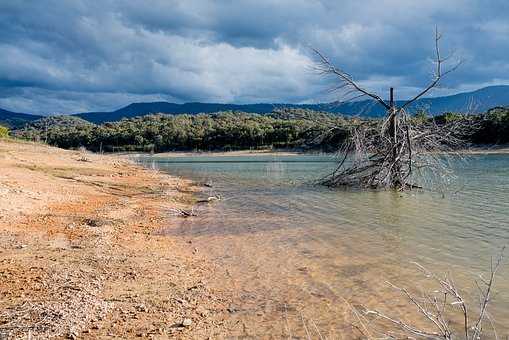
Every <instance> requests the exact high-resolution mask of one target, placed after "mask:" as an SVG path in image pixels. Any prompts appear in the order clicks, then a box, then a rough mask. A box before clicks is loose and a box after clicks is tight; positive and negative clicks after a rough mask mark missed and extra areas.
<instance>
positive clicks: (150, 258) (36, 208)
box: [0, 140, 229, 339]
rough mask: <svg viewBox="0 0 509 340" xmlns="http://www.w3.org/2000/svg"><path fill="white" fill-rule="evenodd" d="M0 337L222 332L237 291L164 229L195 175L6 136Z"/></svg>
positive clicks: (0, 188)
mask: <svg viewBox="0 0 509 340" xmlns="http://www.w3.org/2000/svg"><path fill="white" fill-rule="evenodd" d="M0 169H1V171H0V306H1V307H0V339H2V338H9V339H10V338H27V337H30V336H31V337H33V338H51V337H57V338H85V339H86V338H94V339H96V338H130V337H152V338H162V339H164V338H199V339H204V338H217V337H222V335H221V333H220V330H221V329H224V325H223V323H224V322H226V321H225V318H223V316H224V315H225V313H226V314H227V313H228V311H227V309H228V303H229V302H228V297H227V295H226V294H225V293H224V292H222V291H218V290H217V289H213V288H211V286H210V285H209V284H208V282H207V279H208V278H209V277H210V276H211V275H213V273H214V266H213V265H212V264H211V263H209V262H207V260H206V258H204V257H202V256H200V254H199V253H197V252H196V250H195V249H194V248H193V245H192V244H189V243H186V242H185V241H184V240H180V239H175V238H172V237H168V236H158V235H157V232H156V231H157V230H159V229H160V228H162V227H164V226H168V225H169V224H171V223H174V221H175V219H177V218H182V217H178V216H175V214H174V213H171V212H172V211H173V212H174V211H179V209H188V208H189V207H190V206H191V205H192V204H193V200H194V198H193V197H194V196H193V195H192V192H193V191H195V190H196V188H194V187H192V185H191V183H189V182H187V181H185V180H182V179H178V178H174V177H170V176H168V175H164V174H161V173H158V172H155V171H150V170H145V169H143V168H141V167H139V166H136V165H134V164H132V163H130V162H128V161H127V160H124V159H121V158H118V157H112V156H103V155H94V154H89V153H86V152H79V151H64V150H61V149H57V148H52V147H48V146H44V145H39V144H33V143H22V142H15V141H7V140H3V141H0Z"/></svg>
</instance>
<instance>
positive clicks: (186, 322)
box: [182, 318, 193, 327]
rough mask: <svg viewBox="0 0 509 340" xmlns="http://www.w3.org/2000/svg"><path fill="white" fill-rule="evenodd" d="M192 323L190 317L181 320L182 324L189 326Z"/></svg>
mask: <svg viewBox="0 0 509 340" xmlns="http://www.w3.org/2000/svg"><path fill="white" fill-rule="evenodd" d="M192 323H193V321H192V320H191V319H187V318H186V319H184V321H182V326H184V327H189V326H191V325H192Z"/></svg>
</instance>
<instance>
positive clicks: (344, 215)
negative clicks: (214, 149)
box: [138, 155, 509, 338]
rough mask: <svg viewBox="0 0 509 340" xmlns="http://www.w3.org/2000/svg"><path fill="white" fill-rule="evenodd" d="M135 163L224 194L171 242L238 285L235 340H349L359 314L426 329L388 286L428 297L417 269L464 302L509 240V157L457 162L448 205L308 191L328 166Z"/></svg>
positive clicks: (213, 160) (418, 195)
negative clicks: (242, 339) (449, 279)
mask: <svg viewBox="0 0 509 340" xmlns="http://www.w3.org/2000/svg"><path fill="white" fill-rule="evenodd" d="M138 160H139V161H140V162H141V163H142V164H144V165H145V166H148V167H152V168H157V169H161V170H164V171H168V172H169V173H170V174H172V175H177V176H182V177H185V178H190V179H193V180H195V181H198V182H201V183H205V182H207V183H210V184H212V187H211V188H207V189H206V192H205V193H203V195H204V196H208V195H212V194H219V195H221V197H222V200H221V201H219V202H217V203H215V204H209V205H201V206H200V207H199V208H198V209H199V211H198V216H197V217H193V218H190V219H178V221H176V223H175V225H172V226H169V227H168V228H167V229H166V230H165V231H164V233H167V234H169V235H176V236H179V237H183V238H186V240H189V241H192V242H193V245H194V246H196V247H197V249H198V250H199V251H201V252H204V253H205V254H207V256H208V257H210V258H211V259H212V260H213V261H215V263H216V264H217V265H218V266H219V267H220V268H223V269H224V270H225V272H226V275H227V277H229V278H230V279H229V281H228V282H224V283H223V284H225V285H227V286H228V285H232V286H234V287H235V288H236V291H239V292H241V293H239V294H238V296H236V297H235V298H236V305H235V306H234V307H232V318H236V320H237V321H238V324H239V325H242V327H241V326H238V327H237V329H236V330H235V331H232V332H233V333H232V334H234V335H245V336H269V335H272V336H274V335H275V336H278V335H284V336H289V335H297V336H298V335H300V336H307V334H311V337H313V338H314V337H315V336H318V335H319V333H320V334H321V335H323V336H329V337H333V338H339V337H344V338H349V337H350V336H351V334H352V332H353V333H355V332H356V330H355V328H354V327H351V325H352V324H356V323H358V321H359V320H358V318H357V317H355V313H353V312H352V310H351V307H352V306H353V307H354V308H356V310H363V309H364V308H368V309H371V308H373V309H375V308H376V309H379V310H382V311H385V312H387V313H392V315H395V316H398V317H402V318H404V319H406V320H409V322H413V323H416V324H419V325H425V324H423V323H422V320H419V318H418V313H416V311H415V309H414V308H412V307H411V306H408V304H406V303H404V299H403V298H401V297H400V295H399V294H398V293H397V292H395V290H394V289H393V288H391V287H390V286H389V285H388V284H387V283H386V281H389V282H391V283H395V284H397V285H400V286H404V287H409V288H411V289H414V290H415V289H428V288H430V286H429V285H428V282H429V281H428V280H426V279H425V278H424V277H423V275H421V273H419V271H418V270H417V269H416V267H415V265H414V264H412V262H414V261H415V262H418V263H419V264H421V265H423V266H425V267H427V268H428V269H431V270H433V271H434V272H436V273H438V274H442V273H445V272H450V273H451V275H453V276H454V278H455V281H456V283H457V285H458V286H460V287H461V288H463V290H464V292H465V295H471V296H472V297H475V294H476V288H475V285H474V280H475V279H476V278H477V277H478V276H477V275H478V274H479V273H482V272H486V271H487V270H489V263H490V260H491V257H492V256H495V257H496V256H497V255H498V252H499V250H500V248H501V247H502V246H503V245H505V244H507V242H508V240H509V156H507V155H482V156H470V157H469V158H468V159H467V161H466V162H462V163H455V168H456V173H457V175H458V178H459V179H458V180H456V181H455V182H454V184H453V187H452V188H453V189H452V190H451V191H449V192H447V193H446V194H445V195H442V194H440V193H435V192H412V193H409V194H407V193H404V194H398V193H393V192H359V191H338V190H330V189H327V188H323V187H320V186H315V185H312V181H313V180H316V179H317V178H320V176H322V175H325V174H327V173H328V172H329V171H330V170H331V169H332V168H333V167H334V164H335V163H334V159H332V158H331V157H330V156H312V155H299V156H245V157H244V156H241V157H217V156H215V157H202V156H192V157H168V158H160V157H149V156H144V157H141V158H139V159H138ZM508 257H509V255H508ZM508 263H509V261H507V260H506V261H505V262H504V263H503V265H502V267H501V269H500V272H499V274H498V276H497V281H496V284H495V290H496V295H495V296H494V303H493V305H492V306H491V312H492V314H493V318H494V319H495V323H496V325H497V329H498V332H499V336H500V335H504V336H505V335H506V334H509V333H508V332H509V330H508V329H509V328H508V327H507V326H509V270H508ZM474 306H475V304H474ZM370 327H373V328H377V327H378V326H375V325H372V326H371V325H370ZM345 334H350V335H345ZM357 335H358V333H357Z"/></svg>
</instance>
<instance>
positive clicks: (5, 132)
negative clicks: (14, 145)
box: [0, 125, 9, 138]
mask: <svg viewBox="0 0 509 340" xmlns="http://www.w3.org/2000/svg"><path fill="white" fill-rule="evenodd" d="M7 137H9V129H8V128H6V127H5V126H2V125H0V138H7Z"/></svg>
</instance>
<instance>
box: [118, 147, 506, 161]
mask: <svg viewBox="0 0 509 340" xmlns="http://www.w3.org/2000/svg"><path fill="white" fill-rule="evenodd" d="M458 152H459V153H462V154H474V155H476V154H486V155H490V154H509V145H493V146H472V147H471V148H466V149H461V150H458ZM113 155H120V156H124V155H125V156H147V155H150V156H152V157H156V158H163V157H167V158H176V157H246V156H251V157H260V156H274V157H277V156H335V155H336V153H335V152H322V151H291V150H284V149H283V150H274V149H262V150H235V151H167V152H159V153H149V152H122V153H118V154H113Z"/></svg>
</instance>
